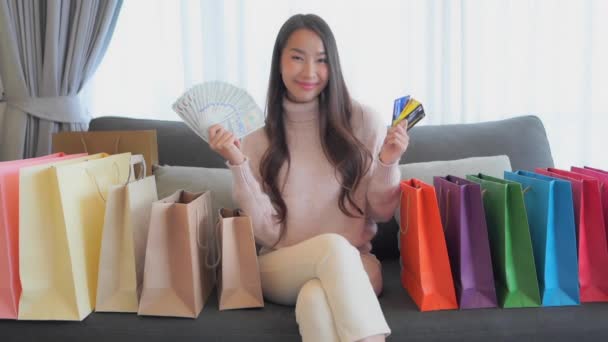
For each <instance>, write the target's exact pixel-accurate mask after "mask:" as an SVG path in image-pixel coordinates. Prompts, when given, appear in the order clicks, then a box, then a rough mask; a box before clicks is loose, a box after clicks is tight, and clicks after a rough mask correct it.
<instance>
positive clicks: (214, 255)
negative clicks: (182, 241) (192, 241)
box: [196, 201, 221, 269]
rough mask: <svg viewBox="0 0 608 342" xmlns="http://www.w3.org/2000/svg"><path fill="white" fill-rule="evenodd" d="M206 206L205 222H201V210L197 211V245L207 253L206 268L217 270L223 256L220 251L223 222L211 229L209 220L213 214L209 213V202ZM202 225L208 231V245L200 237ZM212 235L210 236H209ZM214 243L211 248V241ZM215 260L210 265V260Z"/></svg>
mask: <svg viewBox="0 0 608 342" xmlns="http://www.w3.org/2000/svg"><path fill="white" fill-rule="evenodd" d="M204 205H205V208H204V210H205V212H206V213H205V215H204V216H203V220H201V217H200V215H201V213H200V210H197V211H196V222H197V225H196V244H197V245H198V247H199V248H200V249H202V250H204V251H205V266H206V267H207V268H212V269H213V268H217V267H218V265H219V264H220V261H221V255H220V252H219V251H220V249H221V245H220V239H219V236H220V229H221V221H220V220H218V222H217V224H216V225H215V227H211V224H210V222H209V219H210V217H211V212H210V211H209V207H208V203H207V201H205V202H204ZM201 223H202V225H203V229H204V230H205V231H207V232H208V233H207V234H208V236H207V244H204V243H202V242H201V240H200V237H201V234H200V227H201ZM209 233H210V234H209ZM210 240H211V241H213V242H214V245H212V246H213V247H214V248H211V246H210V245H209V241H210ZM213 259H215V260H214V261H213V262H212V263H210V260H213Z"/></svg>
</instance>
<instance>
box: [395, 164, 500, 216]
mask: <svg viewBox="0 0 608 342" xmlns="http://www.w3.org/2000/svg"><path fill="white" fill-rule="evenodd" d="M399 169H400V170H401V179H402V180H405V179H410V178H417V179H419V180H421V181H423V182H425V183H427V184H430V185H433V177H435V176H446V175H448V174H449V175H452V176H456V177H461V178H465V177H466V175H470V174H476V173H483V174H486V175H488V176H493V177H497V178H503V175H504V171H511V163H510V162H509V157H507V156H491V157H473V158H464V159H458V160H447V161H433V162H428V163H412V164H405V165H399ZM399 211H400V210H399V208H397V210H396V212H395V220H396V221H397V223H399Z"/></svg>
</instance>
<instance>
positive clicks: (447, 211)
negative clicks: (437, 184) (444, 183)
mask: <svg viewBox="0 0 608 342" xmlns="http://www.w3.org/2000/svg"><path fill="white" fill-rule="evenodd" d="M439 198H440V199H441V201H442V203H443V198H444V196H443V188H441V191H439ZM443 217H445V225H444V226H443V230H444V231H445V230H446V229H447V228H448V224H449V222H450V189H448V190H447V191H446V194H445V210H444V211H443Z"/></svg>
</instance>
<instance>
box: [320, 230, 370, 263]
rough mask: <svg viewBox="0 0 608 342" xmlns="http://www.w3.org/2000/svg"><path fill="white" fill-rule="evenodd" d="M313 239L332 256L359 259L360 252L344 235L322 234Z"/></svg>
mask: <svg viewBox="0 0 608 342" xmlns="http://www.w3.org/2000/svg"><path fill="white" fill-rule="evenodd" d="M313 239H316V240H317V243H318V244H319V245H320V247H321V248H322V249H323V250H324V251H326V252H329V253H330V254H331V255H337V256H340V257H347V258H356V259H359V251H358V250H357V249H356V248H355V247H354V246H353V245H352V244H351V243H350V242H349V241H348V240H347V239H346V238H345V237H344V236H342V235H340V234H335V233H326V234H321V235H319V236H317V237H314V238H313Z"/></svg>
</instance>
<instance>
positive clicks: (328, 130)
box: [260, 14, 372, 243]
mask: <svg viewBox="0 0 608 342" xmlns="http://www.w3.org/2000/svg"><path fill="white" fill-rule="evenodd" d="M299 29H308V30H311V31H313V32H315V33H316V34H317V35H318V36H319V37H320V38H321V41H323V46H324V48H325V54H326V59H327V64H328V69H329V70H328V71H329V75H328V83H327V86H326V87H325V89H324V90H323V91H322V92H321V93H320V94H319V112H320V113H319V114H320V118H319V128H320V130H319V133H320V137H321V145H322V146H323V151H324V152H325V156H326V157H327V159H328V160H329V161H330V162H331V163H332V165H334V167H335V168H336V174H337V176H338V177H337V178H338V180H339V181H340V183H341V186H342V190H341V192H340V199H339V201H338V206H339V207H340V210H341V211H342V212H343V213H344V214H345V215H347V216H349V217H359V216H362V215H363V214H364V212H363V209H362V208H359V206H358V205H357V204H356V203H355V201H354V199H353V196H354V192H355V190H356V189H357V187H358V185H359V183H360V182H361V178H362V177H363V175H365V173H367V171H368V170H369V167H370V164H371V160H372V155H371V153H370V151H369V150H368V149H367V148H366V147H365V146H364V145H363V144H362V143H361V141H359V139H357V137H355V135H354V134H353V129H352V126H351V117H352V112H353V108H352V106H351V98H350V96H349V94H348V90H347V88H346V84H345V83H344V78H343V76H342V69H341V67H340V59H339V56H338V49H337V46H336V40H335V38H334V35H333V33H332V32H331V29H330V28H329V26H328V25H327V23H326V22H325V21H324V20H323V19H321V18H320V17H319V16H316V15H314V14H306V15H303V14H298V15H294V16H292V17H291V18H289V20H287V21H286V22H285V24H283V26H282V27H281V30H280V31H279V34H278V36H277V39H276V41H275V44H274V49H273V52H272V64H271V69H270V81H269V83H268V95H267V99H266V126H265V132H266V136H267V137H268V140H269V146H268V149H267V150H266V152H265V153H264V155H263V157H262V160H261V162H260V175H261V178H262V182H263V184H262V187H263V189H264V191H265V192H266V193H267V194H268V196H269V197H270V200H271V202H272V205H273V207H274V209H275V210H276V212H277V217H276V219H278V222H279V223H280V224H281V232H280V235H279V238H278V240H277V242H276V243H278V242H279V241H280V240H281V239H282V238H283V237H284V236H285V232H286V226H285V222H286V219H287V206H286V204H285V201H284V200H283V197H282V196H281V190H282V187H283V186H284V184H282V185H279V172H280V170H281V167H282V166H283V164H284V163H285V161H287V173H289V166H290V160H291V159H290V155H289V149H288V148H287V140H286V136H285V127H284V115H283V114H284V113H283V98H284V97H285V96H286V92H287V89H286V87H285V84H284V83H283V80H282V78H281V54H282V52H283V49H284V48H285V45H286V44H287V40H288V39H289V37H290V36H291V34H292V33H293V32H295V31H297V30H299ZM347 202H348V203H349V204H350V205H351V206H352V207H353V208H354V210H355V211H356V212H355V213H352V212H351V210H349V209H348V208H347Z"/></svg>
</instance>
